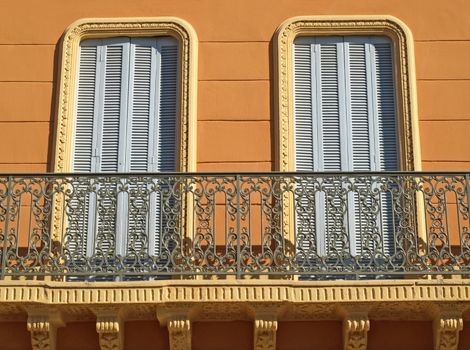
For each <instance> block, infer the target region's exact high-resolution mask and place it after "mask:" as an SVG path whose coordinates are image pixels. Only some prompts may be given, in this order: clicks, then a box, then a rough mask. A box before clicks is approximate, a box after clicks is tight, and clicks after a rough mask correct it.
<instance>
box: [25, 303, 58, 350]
mask: <svg viewBox="0 0 470 350" xmlns="http://www.w3.org/2000/svg"><path fill="white" fill-rule="evenodd" d="M64 325H65V324H64V321H63V320H62V317H61V315H60V313H59V312H56V311H52V312H51V311H50V310H46V309H44V308H28V321H27V328H28V331H29V332H30V333H31V345H32V349H33V350H55V349H56V334H57V328H58V327H63V326H64Z"/></svg>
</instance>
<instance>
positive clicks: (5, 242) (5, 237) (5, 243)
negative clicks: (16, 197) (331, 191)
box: [1, 176, 13, 280]
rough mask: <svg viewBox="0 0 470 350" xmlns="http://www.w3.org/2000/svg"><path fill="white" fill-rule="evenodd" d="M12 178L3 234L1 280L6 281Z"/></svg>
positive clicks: (8, 187) (9, 182)
mask: <svg viewBox="0 0 470 350" xmlns="http://www.w3.org/2000/svg"><path fill="white" fill-rule="evenodd" d="M11 181H12V177H11V176H8V186H7V193H6V195H7V203H6V213H5V232H4V234H3V253H2V271H1V277H2V278H1V279H2V280H3V279H5V274H6V264H7V249H8V231H9V227H8V226H9V222H10V202H11V197H12V196H13V193H12V185H11Z"/></svg>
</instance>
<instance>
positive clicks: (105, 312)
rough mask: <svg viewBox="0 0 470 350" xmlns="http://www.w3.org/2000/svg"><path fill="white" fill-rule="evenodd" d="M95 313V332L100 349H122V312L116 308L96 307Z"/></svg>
mask: <svg viewBox="0 0 470 350" xmlns="http://www.w3.org/2000/svg"><path fill="white" fill-rule="evenodd" d="M94 312H95V314H96V332H97V333H98V337H99V343H100V349H101V350H122V349H124V320H123V317H122V312H120V310H118V309H116V308H106V307H105V308H98V309H95V310H94Z"/></svg>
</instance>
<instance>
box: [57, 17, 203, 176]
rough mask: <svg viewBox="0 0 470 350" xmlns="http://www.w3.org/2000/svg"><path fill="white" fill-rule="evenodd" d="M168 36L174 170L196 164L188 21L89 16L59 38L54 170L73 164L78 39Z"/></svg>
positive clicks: (193, 44) (192, 39)
mask: <svg viewBox="0 0 470 350" xmlns="http://www.w3.org/2000/svg"><path fill="white" fill-rule="evenodd" d="M123 36H124V37H131V38H133V37H159V36H171V37H174V38H175V39H176V40H177V41H178V43H179V47H180V49H179V55H180V67H179V75H180V81H179V83H180V84H179V92H178V124H177V128H178V135H177V158H178V159H177V170H178V171H179V172H193V171H195V170H196V146H197V143H196V122H197V120H196V102H197V95H196V89H197V45H198V39H197V35H196V32H195V31H194V29H193V28H192V26H191V25H190V24H189V23H187V22H186V21H184V20H182V19H179V18H176V17H158V18H89V19H81V20H78V21H76V22H74V23H73V24H71V25H70V27H69V28H67V30H66V31H65V33H64V35H63V38H62V52H61V58H60V61H61V68H60V73H59V79H58V80H59V83H58V91H59V94H58V99H57V119H56V128H55V132H56V135H55V145H54V157H53V160H54V162H53V167H52V169H53V171H54V172H55V173H68V172H70V171H71V169H72V148H73V135H74V125H75V120H74V119H75V99H76V95H77V89H76V84H77V72H78V60H79V57H78V56H79V46H80V42H81V41H83V40H86V39H106V38H114V37H123Z"/></svg>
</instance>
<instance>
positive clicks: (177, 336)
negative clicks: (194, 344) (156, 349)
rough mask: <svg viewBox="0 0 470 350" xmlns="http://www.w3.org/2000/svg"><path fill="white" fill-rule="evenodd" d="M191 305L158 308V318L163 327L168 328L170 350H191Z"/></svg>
mask: <svg viewBox="0 0 470 350" xmlns="http://www.w3.org/2000/svg"><path fill="white" fill-rule="evenodd" d="M191 309H192V308H191V305H186V304H181V305H165V306H162V307H158V308H157V318H158V321H159V322H160V325H161V326H165V325H166V326H167V328H168V335H169V340H170V350H190V349H191V333H192V324H191V317H190V316H189V315H190V312H191Z"/></svg>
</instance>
